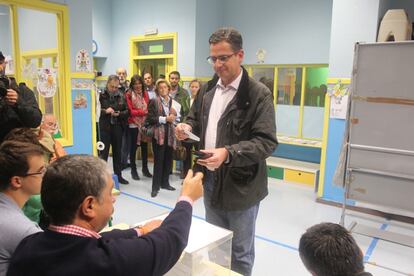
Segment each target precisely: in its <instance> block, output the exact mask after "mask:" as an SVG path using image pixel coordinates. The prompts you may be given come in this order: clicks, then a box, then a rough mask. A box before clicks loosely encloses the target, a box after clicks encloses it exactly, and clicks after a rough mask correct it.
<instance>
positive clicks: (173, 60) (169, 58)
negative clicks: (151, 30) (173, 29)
mask: <svg viewBox="0 0 414 276" xmlns="http://www.w3.org/2000/svg"><path fill="white" fill-rule="evenodd" d="M164 39H173V53H172V54H162V55H142V54H140V53H139V48H138V47H137V44H138V43H140V42H145V41H156V40H164ZM129 57H130V59H129V72H131V74H141V72H140V69H139V68H137V69H136V68H135V66H134V65H135V62H137V61H140V60H145V59H165V61H166V62H165V67H166V75H168V74H169V73H170V72H172V71H175V70H177V33H163V34H156V35H149V36H147V35H141V36H133V37H131V38H130V40H129ZM153 77H154V76H153Z"/></svg>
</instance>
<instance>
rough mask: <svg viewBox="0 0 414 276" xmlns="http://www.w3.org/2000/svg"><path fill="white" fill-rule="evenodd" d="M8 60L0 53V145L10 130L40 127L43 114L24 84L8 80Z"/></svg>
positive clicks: (11, 79)
mask: <svg viewBox="0 0 414 276" xmlns="http://www.w3.org/2000/svg"><path fill="white" fill-rule="evenodd" d="M5 72H6V58H5V57H4V55H3V53H2V52H1V51H0V143H1V142H3V139H4V137H5V136H6V134H7V133H9V131H10V130H12V129H14V128H17V127H31V128H35V127H38V126H39V125H40V123H41V121H42V112H41V111H40V109H39V106H38V104H37V102H36V98H35V96H34V94H33V92H32V91H31V90H30V89H29V88H28V87H27V86H26V85H25V84H23V83H21V84H20V85H17V83H16V81H15V79H14V78H8V77H7V76H6V74H5Z"/></svg>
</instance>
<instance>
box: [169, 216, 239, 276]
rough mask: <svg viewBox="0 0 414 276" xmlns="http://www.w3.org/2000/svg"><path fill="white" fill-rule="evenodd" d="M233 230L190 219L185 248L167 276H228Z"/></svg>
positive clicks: (230, 272) (231, 273) (232, 273)
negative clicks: (188, 234) (188, 235)
mask: <svg viewBox="0 0 414 276" xmlns="http://www.w3.org/2000/svg"><path fill="white" fill-rule="evenodd" d="M232 237H233V232H232V231H229V230H227V229H223V228H221V227H217V226H215V225H212V224H210V223H208V222H206V221H204V220H201V219H197V218H193V220H192V223H191V228H190V237H189V239H188V244H187V247H186V248H185V249H184V252H183V254H182V255H181V257H180V259H179V260H178V262H177V264H176V265H175V266H174V267H173V268H172V269H171V270H170V271H169V272H168V273H167V274H166V275H168V276H184V275H185V276H187V275H188V276H189V275H191V276H193V275H194V276H195V275H200V276H204V275H205V276H207V275H208V276H210V275H217V276H222V275H223V276H230V275H235V273H234V272H232V271H231V270H230V266H231V240H232Z"/></svg>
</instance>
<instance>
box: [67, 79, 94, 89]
mask: <svg viewBox="0 0 414 276" xmlns="http://www.w3.org/2000/svg"><path fill="white" fill-rule="evenodd" d="M72 89H76V90H79V89H81V90H83V89H88V90H90V89H94V83H93V80H89V79H72Z"/></svg>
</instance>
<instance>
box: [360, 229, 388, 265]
mask: <svg viewBox="0 0 414 276" xmlns="http://www.w3.org/2000/svg"><path fill="white" fill-rule="evenodd" d="M387 227H388V223H384V224H382V225H381V228H380V229H381V230H385V229H386V228H387ZM377 244H378V238H373V239H372V241H371V244H370V245H369V246H368V249H367V252H365V256H364V262H368V260H369V258H371V255H372V253H373V252H374V249H375V247H376V246H377Z"/></svg>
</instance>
